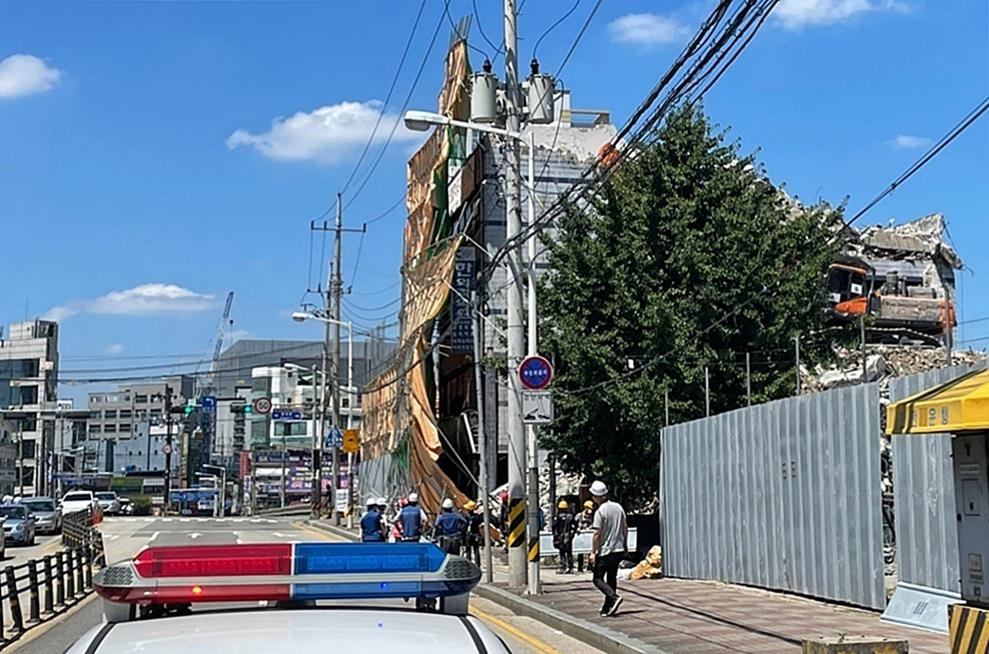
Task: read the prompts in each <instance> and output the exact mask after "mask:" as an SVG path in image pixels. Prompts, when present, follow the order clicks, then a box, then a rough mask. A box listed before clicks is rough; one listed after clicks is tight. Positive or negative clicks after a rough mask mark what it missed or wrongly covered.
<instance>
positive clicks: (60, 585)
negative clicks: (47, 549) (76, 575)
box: [55, 550, 65, 606]
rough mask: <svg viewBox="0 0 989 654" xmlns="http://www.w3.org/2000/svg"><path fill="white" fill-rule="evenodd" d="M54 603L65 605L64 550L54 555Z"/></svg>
mask: <svg viewBox="0 0 989 654" xmlns="http://www.w3.org/2000/svg"><path fill="white" fill-rule="evenodd" d="M55 604H56V605H57V606H65V552H64V551H62V550H59V552H58V554H56V555H55Z"/></svg>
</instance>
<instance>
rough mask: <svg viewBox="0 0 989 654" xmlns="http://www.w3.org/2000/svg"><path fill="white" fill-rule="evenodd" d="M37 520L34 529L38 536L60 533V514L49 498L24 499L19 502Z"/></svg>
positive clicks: (53, 501)
mask: <svg viewBox="0 0 989 654" xmlns="http://www.w3.org/2000/svg"><path fill="white" fill-rule="evenodd" d="M21 504H23V505H24V506H26V507H27V508H28V509H29V510H30V511H31V513H32V514H33V515H34V517H35V518H37V523H36V524H35V529H36V531H37V532H38V533H39V534H57V533H59V532H61V531H62V513H61V511H59V510H58V507H57V506H56V505H55V500H53V499H52V498H50V497H26V498H24V499H23V500H21Z"/></svg>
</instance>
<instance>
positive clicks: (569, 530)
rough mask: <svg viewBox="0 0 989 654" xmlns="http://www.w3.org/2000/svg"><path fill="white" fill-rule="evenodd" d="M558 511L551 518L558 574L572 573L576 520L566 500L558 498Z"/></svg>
mask: <svg viewBox="0 0 989 654" xmlns="http://www.w3.org/2000/svg"><path fill="white" fill-rule="evenodd" d="M556 508H558V509H559V511H557V513H556V518H555V519H554V520H553V546H554V547H556V550H557V551H558V552H559V553H560V554H559V559H560V567H559V569H558V570H557V571H558V572H559V573H560V574H572V573H573V537H574V535H575V534H576V533H577V521H576V519H575V516H574V514H573V513H571V512H570V505H568V504H567V502H566V500H560V503H559V504H558V505H557V507H556Z"/></svg>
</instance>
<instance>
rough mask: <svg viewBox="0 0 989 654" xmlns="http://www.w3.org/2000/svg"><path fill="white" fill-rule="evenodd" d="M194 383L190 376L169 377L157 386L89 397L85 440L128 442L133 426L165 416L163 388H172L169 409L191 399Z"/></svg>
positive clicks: (126, 388) (129, 386)
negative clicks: (88, 415)
mask: <svg viewBox="0 0 989 654" xmlns="http://www.w3.org/2000/svg"><path fill="white" fill-rule="evenodd" d="M195 382H196V380H195V378H194V377H192V376H190V375H181V376H176V377H169V378H167V379H165V380H164V381H160V382H149V383H141V384H126V385H123V386H118V387H117V390H115V391H110V392H101V393H90V394H89V411H90V420H89V426H88V431H89V439H90V440H99V439H103V438H109V439H111V440H115V439H117V438H130V434H131V432H132V431H133V430H134V425H135V424H136V423H138V422H141V421H142V420H147V421H151V422H155V421H158V420H163V419H164V415H165V388H166V387H168V386H171V388H172V405H173V406H180V405H182V404H185V403H186V401H187V400H191V399H194V398H195V391H196V383H195Z"/></svg>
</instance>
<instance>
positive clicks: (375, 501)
mask: <svg viewBox="0 0 989 654" xmlns="http://www.w3.org/2000/svg"><path fill="white" fill-rule="evenodd" d="M377 503H378V501H377V500H376V499H374V498H373V497H369V498H367V505H368V506H374V505H375V504H377Z"/></svg>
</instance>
